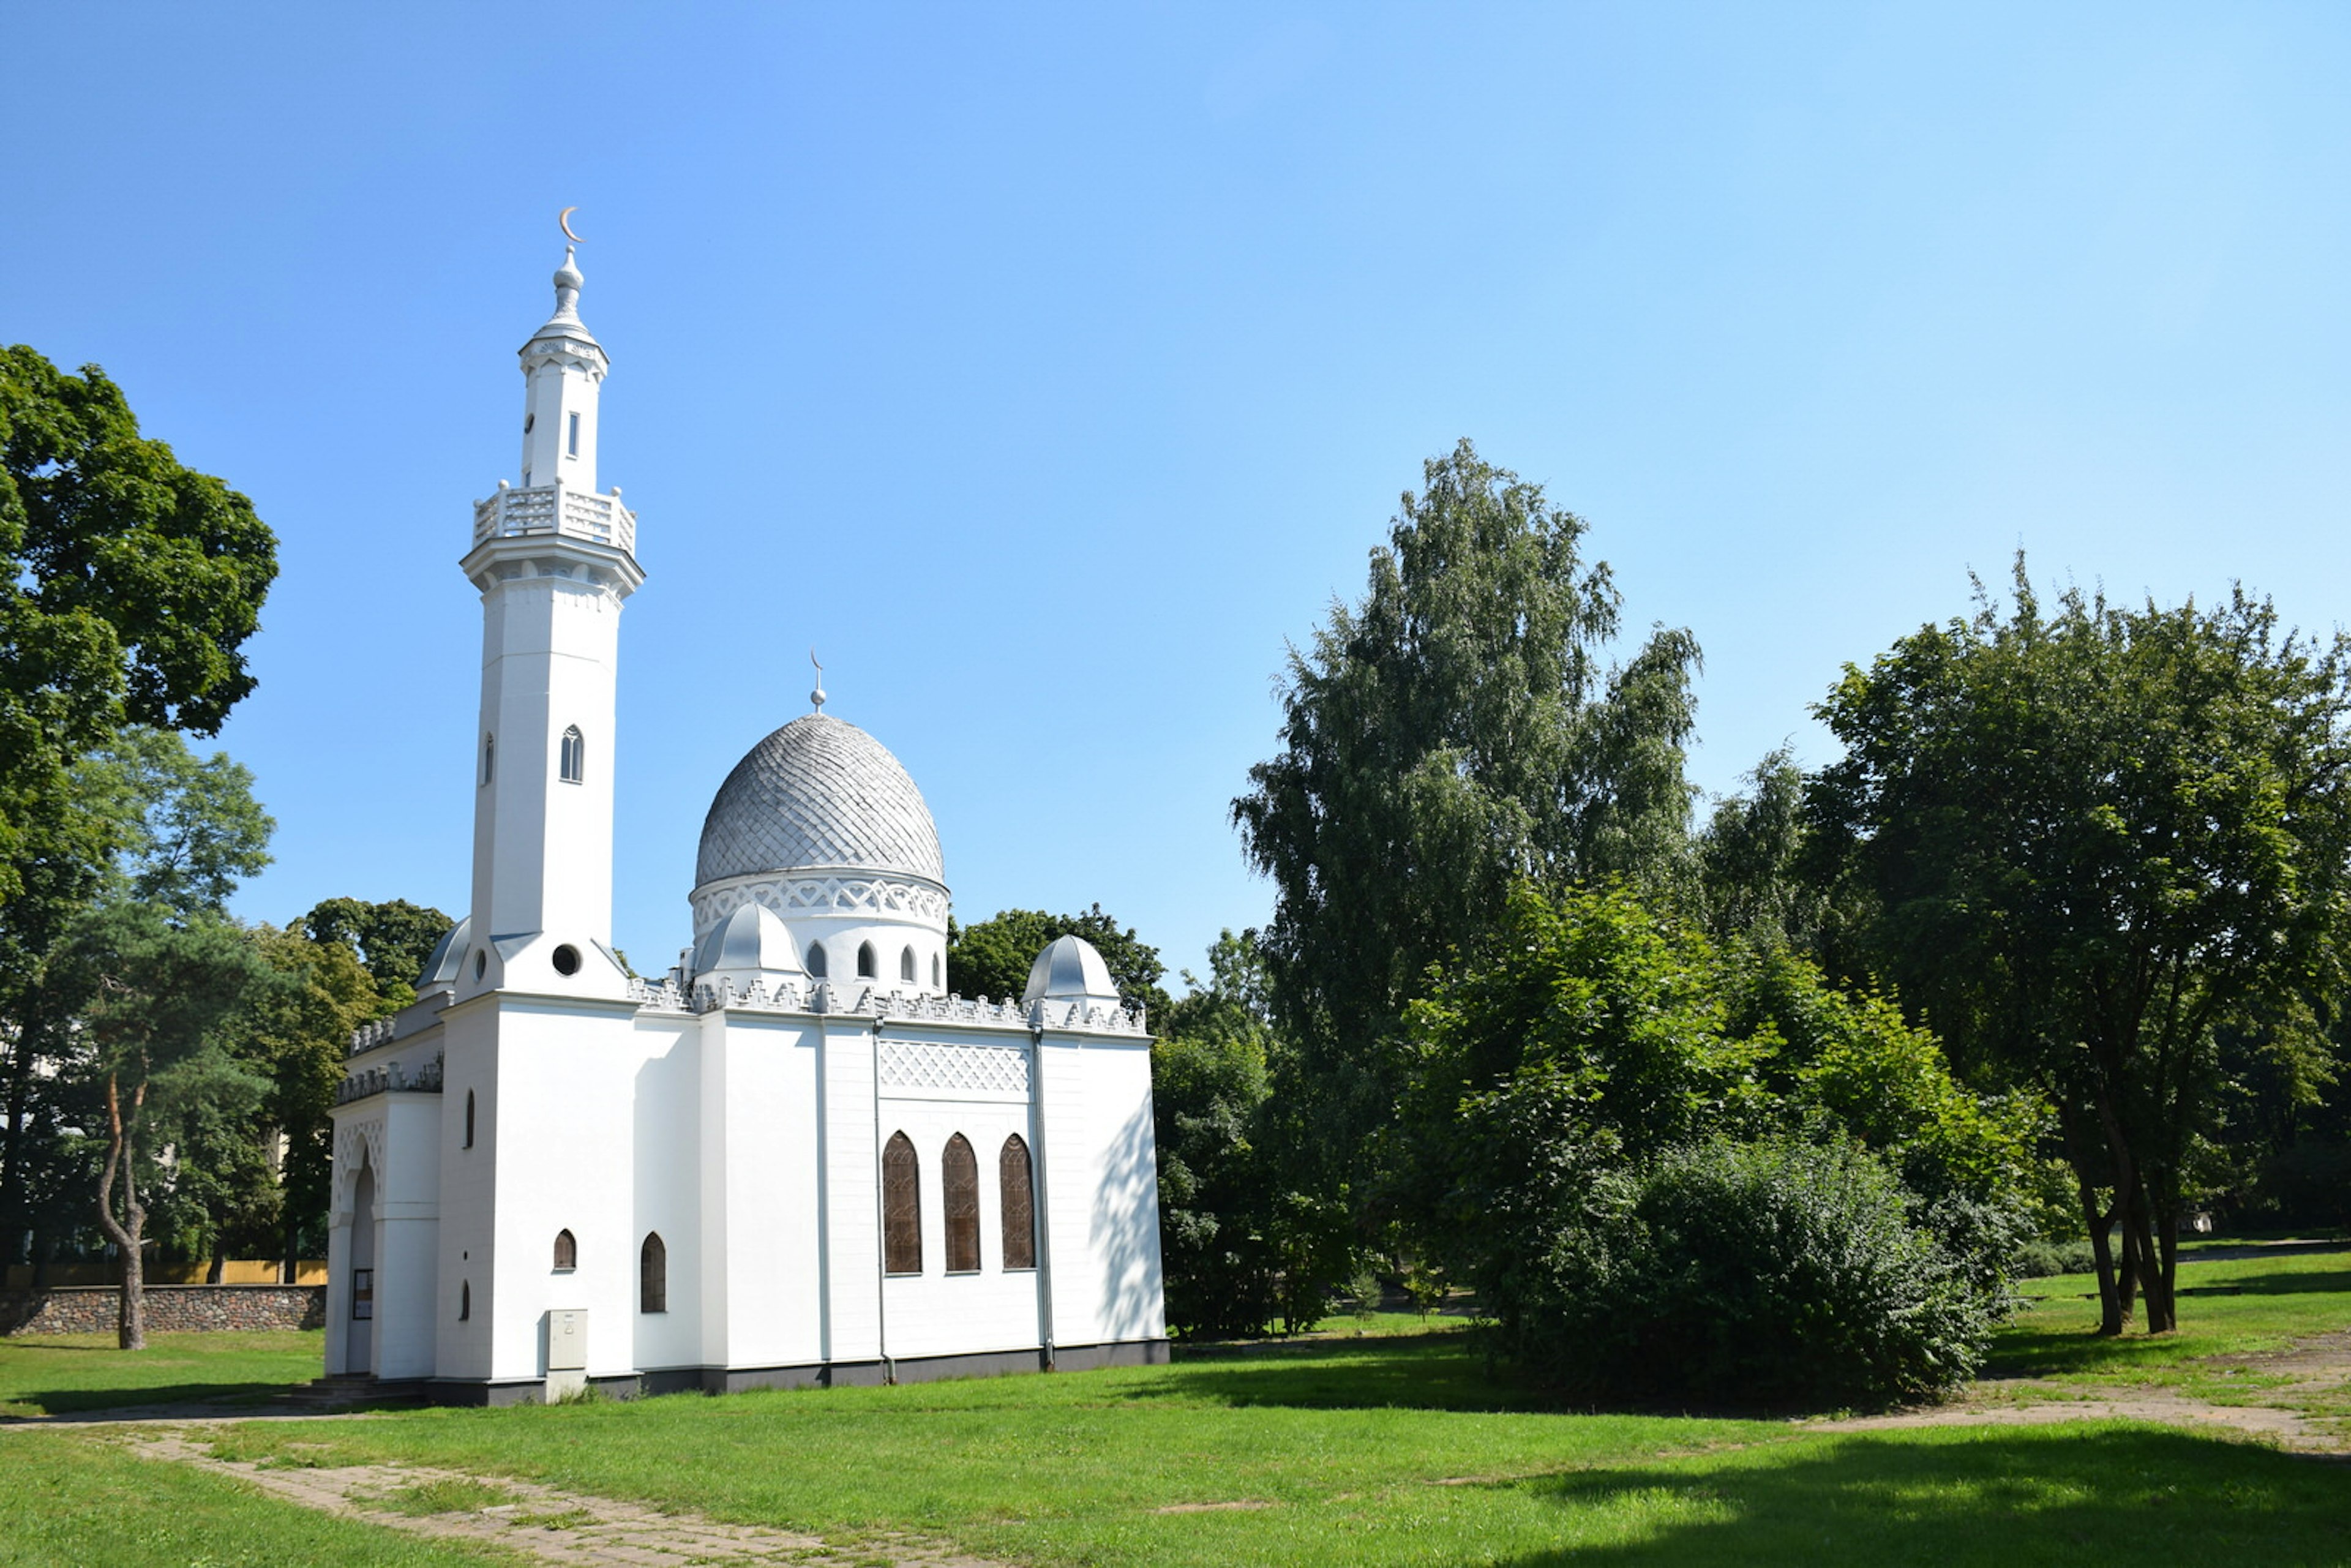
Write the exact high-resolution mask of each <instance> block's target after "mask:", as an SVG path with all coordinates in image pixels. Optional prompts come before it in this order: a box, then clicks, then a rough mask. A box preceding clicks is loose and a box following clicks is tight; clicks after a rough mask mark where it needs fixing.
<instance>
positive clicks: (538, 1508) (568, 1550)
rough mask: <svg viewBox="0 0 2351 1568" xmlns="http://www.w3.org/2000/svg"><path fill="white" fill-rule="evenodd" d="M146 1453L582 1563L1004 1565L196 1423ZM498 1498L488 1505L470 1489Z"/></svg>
mask: <svg viewBox="0 0 2351 1568" xmlns="http://www.w3.org/2000/svg"><path fill="white" fill-rule="evenodd" d="M128 1446H129V1448H130V1449H131V1452H133V1453H136V1454H140V1455H141V1456H143V1457H145V1458H152V1459H158V1460H168V1461H172V1462H175V1463H179V1464H188V1465H193V1466H195V1467H196V1468H197V1469H206V1470H212V1471H214V1472H216V1473H218V1474H221V1475H229V1476H235V1477H238V1478H239V1479H244V1480H246V1481H249V1482H251V1483H252V1484H253V1485H255V1486H256V1487H259V1488H260V1489H261V1490H264V1491H266V1492H268V1493H270V1494H271V1495H272V1496H274V1497H279V1498H283V1499H285V1500H287V1501H288V1502H293V1503H298V1504H300V1505H301V1506H302V1507H304V1508H314V1509H318V1510H319V1511H321V1512H325V1513H337V1514H342V1515H344V1516H346V1517H349V1518H352V1519H361V1520H365V1521H369V1522H370V1523H373V1524H381V1525H385V1526H388V1527H390V1528H392V1529H393V1530H405V1531H410V1532H412V1533H413V1534H417V1535H430V1536H434V1537H437V1538H440V1539H443V1540H451V1541H474V1542H486V1543H487V1544H490V1545H494V1546H501V1547H505V1548H507V1550H508V1551H511V1552H518V1553H520V1554H522V1555H523V1556H524V1557H526V1558H528V1559H531V1560H534V1561H537V1562H540V1563H567V1564H571V1565H574V1568H684V1565H685V1564H688V1563H794V1564H802V1565H805V1568H874V1565H877V1564H884V1563H886V1564H888V1565H889V1568H1005V1565H1003V1564H1000V1563H993V1562H991V1561H989V1560H987V1559H985V1558H979V1557H972V1556H967V1555H965V1554H963V1553H960V1552H956V1551H955V1550H954V1549H953V1548H951V1547H947V1546H945V1545H942V1544H940V1543H938V1542H928V1541H922V1540H918V1539H916V1538H914V1537H912V1536H908V1535H904V1534H899V1533H894V1532H885V1533H881V1534H876V1535H872V1536H868V1537H864V1538H862V1539H861V1540H859V1541H857V1542H853V1543H848V1544H838V1543H831V1542H825V1541H822V1540H820V1539H819V1538H818V1537H816V1536H813V1535H796V1534H793V1533H791V1532H789V1531H781V1530H769V1529H766V1528H764V1527H762V1526H759V1525H749V1524H721V1523H718V1522H717V1521H715V1520H709V1519H705V1518H703V1517H701V1516H700V1515H698V1514H693V1513H664V1512H662V1511H658V1510H655V1509H652V1508H648V1507H645V1506H644V1505H643V1504H640V1503H630V1502H615V1501H613V1500H611V1499H609V1498H599V1497H586V1496H583V1495H581V1494H580V1493H578V1492H568V1491H564V1490H560V1489H559V1488H556V1487H549V1486H541V1485H539V1484H538V1483H537V1482H534V1481H524V1480H512V1479H506V1478H503V1477H489V1476H475V1475H467V1474H464V1473H461V1472H459V1471H456V1470H444V1469H433V1468H431V1467H428V1466H423V1465H402V1464H375V1465H343V1466H336V1467H331V1468H329V1467H324V1466H321V1467H319V1468H316V1469H300V1468H294V1469H283V1468H266V1467H265V1466H263V1465H261V1464H259V1463H251V1462H239V1461H234V1460H228V1459H217V1458H213V1456H212V1446H211V1444H210V1443H209V1442H207V1441H206V1440H205V1438H204V1435H203V1434H202V1433H201V1432H200V1431H172V1430H156V1431H152V1432H146V1433H141V1434H139V1435H137V1436H135V1437H131V1439H130V1440H129V1445H128ZM436 1484H437V1485H439V1486H442V1487H446V1488H450V1489H453V1492H454V1500H457V1501H458V1502H459V1506H458V1507H455V1508H452V1509H449V1510H446V1511H439V1512H419V1513H409V1512H398V1511H387V1510H385V1509H383V1508H382V1507H381V1506H371V1504H374V1503H378V1502H379V1500H382V1499H385V1498H387V1497H391V1496H392V1495H393V1494H397V1493H402V1492H405V1491H409V1490H411V1489H415V1488H424V1487H433V1486H435V1485H436ZM485 1489H486V1490H494V1491H496V1493H499V1494H502V1497H501V1500H497V1501H495V1502H490V1503H487V1504H486V1505H483V1504H481V1503H479V1502H478V1500H477V1498H476V1499H469V1498H466V1497H465V1493H467V1492H472V1493H475V1494H479V1493H480V1492H482V1491H483V1490H485Z"/></svg>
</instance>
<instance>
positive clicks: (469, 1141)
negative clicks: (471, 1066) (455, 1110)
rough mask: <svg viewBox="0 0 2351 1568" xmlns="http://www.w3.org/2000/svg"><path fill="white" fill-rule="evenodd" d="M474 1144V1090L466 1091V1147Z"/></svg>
mask: <svg viewBox="0 0 2351 1568" xmlns="http://www.w3.org/2000/svg"><path fill="white" fill-rule="evenodd" d="M473 1146H474V1092H473V1091H472V1090H470V1089H468V1090H466V1091H465V1147H467V1148H469V1149H470V1148H472V1147H473Z"/></svg>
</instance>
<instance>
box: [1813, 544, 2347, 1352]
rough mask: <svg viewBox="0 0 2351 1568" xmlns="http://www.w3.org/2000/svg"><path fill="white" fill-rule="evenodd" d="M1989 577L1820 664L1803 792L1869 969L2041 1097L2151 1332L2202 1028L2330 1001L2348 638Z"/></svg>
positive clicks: (2107, 1322)
mask: <svg viewBox="0 0 2351 1568" xmlns="http://www.w3.org/2000/svg"><path fill="white" fill-rule="evenodd" d="M2012 595H2013V603H2012V605H2011V608H2010V609H2009V610H2008V611H2007V612H2005V613H2003V612H2001V608H2000V607H1999V606H1998V605H1997V604H1996V603H1995V602H1994V601H1993V600H1992V597H1991V595H1990V594H1989V593H1987V592H1986V591H1984V590H1983V589H1982V587H1981V585H1979V586H1978V590H1977V600H1978V608H1977V611H1976V613H1975V614H1974V615H1973V616H1972V617H1970V618H1969V619H1966V620H1955V621H1953V622H1949V624H1947V625H1942V626H1926V627H1922V628H1920V629H1919V630H1918V631H1917V632H1914V633H1912V634H1911V635H1909V636H1907V637H1905V638H1903V639H1902V640H1901V641H1900V642H1898V643H1896V644H1895V645H1894V647H1893V648H1892V649H1891V650H1889V651H1888V652H1886V653H1884V654H1881V655H1880V656H1879V657H1878V658H1877V659H1876V661H1874V662H1873V663H1872V664H1870V665H1869V667H1868V668H1866V669H1860V668H1854V667H1848V668H1847V669H1846V671H1845V674H1844V679H1843V680H1842V681H1841V682H1839V684H1838V685H1837V686H1836V688H1835V690H1834V692H1833V693H1832V694H1831V695H1830V696H1829V698H1828V700H1827V701H1826V702H1824V703H1823V704H1822V705H1821V706H1820V708H1819V710H1818V711H1819V713H1820V716H1822V717H1823V719H1824V720H1825V721H1826V722H1827V723H1828V725H1829V727H1830V728H1831V729H1832V730H1833V731H1834V733H1835V734H1836V737H1837V738H1838V739H1839V740H1841V741H1842V742H1844V747H1845V752H1846V755H1845V757H1844V759H1843V760H1842V761H1840V762H1838V763H1837V764H1835V765H1834V766H1833V767H1831V768H1827V769H1826V770H1824V771H1823V773H1822V774H1821V775H1820V776H1819V777H1818V778H1817V779H1816V780H1815V782H1814V785H1813V790H1812V795H1811V807H1810V810H1811V811H1812V813H1813V820H1814V821H1815V824H1816V826H1817V828H1818V830H1819V832H1818V841H1819V846H1820V852H1822V853H1823V856H1824V857H1826V859H1827V862H1828V863H1830V864H1832V865H1834V866H1835V867H1837V868H1839V869H1840V870H1841V871H1842V872H1843V873H1844V875H1845V876H1846V877H1847V878H1849V879H1850V881H1851V883H1852V884H1853V885H1855V887H1857V888H1858V889H1859V890H1861V891H1862V892H1863V893H1865V894H1866V895H1867V896H1868V897H1869V898H1870V899H1871V900H1873V901H1874V902H1875V905H1876V908H1875V913H1874V915H1873V916H1872V918H1871V921H1870V923H1869V929H1868V934H1867V942H1868V947H1869V954H1870V956H1871V957H1872V959H1873V960H1874V962H1875V963H1876V966H1877V967H1879V970H1880V972H1881V973H1884V974H1886V976H1888V977H1892V978H1894V979H1895V980H1896V982H1897V983H1898V985H1899V988H1900V990H1901V993H1902V995H1903V997H1904V998H1905V1000H1906V1002H1907V1003H1908V1004H1909V1005H1911V1006H1913V1007H1915V1008H1918V1009H1922V1010H1923V1012H1924V1015H1925V1016H1926V1017H1927V1018H1928V1019H1929V1020H1930V1021H1931V1022H1932V1023H1933V1025H1934V1027H1935V1029H1936V1030H1937V1032H1938V1033H1939V1034H1940V1035H1941V1036H1942V1037H1943V1039H1944V1040H1946V1041H1947V1042H1948V1043H1949V1044H1950V1045H1951V1046H1952V1048H1953V1049H1954V1051H1955V1053H1956V1055H1957V1058H1958V1061H1959V1063H1960V1065H1961V1066H1962V1068H1963V1069H1966V1070H1968V1071H1972V1072H1976V1073H1980V1074H1984V1075H1987V1076H1991V1077H1993V1078H1996V1079H1998V1080H2000V1081H2003V1082H2011V1083H2016V1084H2020V1085H2023V1086H2027V1087H2030V1088H2032V1089H2033V1090H2035V1091H2037V1092H2040V1093H2043V1094H2044V1095H2046V1096H2047V1097H2048V1099H2049V1100H2050V1101H2051V1102H2052V1103H2053V1104H2054V1105H2055V1107H2056V1109H2057V1112H2058V1114H2059V1116H2060V1118H2061V1122H2062V1126H2063V1132H2064V1140H2065V1146H2066V1149H2067V1155H2068V1158H2069V1161H2070V1163H2071V1164H2072V1166H2073V1167H2074V1173H2075V1179H2076V1186H2077V1197H2078V1201H2079V1203H2080V1206H2081V1211H2082V1214H2083V1218H2084V1221H2085V1224H2086V1226H2087V1228H2088V1229H2089V1232H2090V1236H2091V1240H2092V1243H2093V1246H2094V1248H2095V1249H2096V1252H2097V1258H2098V1274H2099V1285H2100V1293H2101V1296H2102V1299H2103V1301H2104V1309H2105V1310H2104V1328H2105V1332H2107V1333H2119V1332H2121V1330H2122V1327H2123V1324H2124V1321H2125V1318H2126V1315H2127V1313H2128V1312H2129V1310H2130V1307H2131V1304H2132V1302H2131V1298H2132V1293H2133V1291H2134V1290H2135V1289H2137V1290H2143V1291H2144V1292H2145V1297H2146V1312H2147V1327H2148V1329H2150V1330H2151V1331H2158V1332H2160V1331H2163V1330H2168V1329H2169V1328H2171V1327H2172V1326H2173V1325H2174V1323H2175V1321H2176V1311H2175V1304H2174V1297H2175V1287H2174V1279H2175V1269H2176V1264H2177V1255H2176V1245H2175V1237H2176V1230H2177V1224H2178V1220H2179V1214H2180V1210H2181V1207H2182V1204H2183V1202H2184V1200H2185V1199H2186V1197H2188V1196H2189V1182H2190V1180H2191V1178H2192V1162H2193V1159H2194V1156H2195V1154H2196V1150H2197V1147H2198V1144H2199V1139H2201V1138H2202V1137H2204V1136H2205V1135H2206V1134H2208V1133H2209V1132H2210V1129H2211V1126H2212V1118H2213V1116H2214V1113H2215V1109H2216V1095H2217V1092H2218V1090H2219V1088H2220V1082H2221V1057H2220V1044H2221V1031H2222V1030H2224V1029H2228V1028H2230V1027H2231V1026H2240V1027H2241V1026H2248V1025H2262V1024H2266V1023H2272V1022H2274V1021H2276V1020H2279V1019H2285V1018H2287V1017H2288V1016H2289V1015H2290V1014H2291V1013H2292V1012H2293V1011H2294V1009H2295V1008H2296V1007H2297V1006H2300V1005H2303V1004H2304V1003H2305V1002H2306V1003H2308V1004H2310V1005H2312V1006H2314V1007H2320V1008H2323V1007H2324V1006H2325V1004H2326V1002H2327V1000H2328V999H2329V998H2331V997H2333V996H2335V995H2338V994H2340V991H2339V988H2340V967H2341V951H2342V938H2343V919H2344V904H2345V899H2346V857H2351V734H2346V702H2351V662H2346V651H2351V644H2346V642H2345V640H2344V639H2343V638H2341V637H2340V636H2338V637H2337V638H2335V640H2334V641H2332V642H2327V643H2322V642H2318V641H2314V640H2312V639H2308V638H2304V637H2301V636H2298V635H2296V634H2294V633H2293V632H2285V631H2282V630H2281V629H2280V627H2279V624H2278V620H2277V616H2276V612H2275V611H2274V610H2273V608H2272V606H2271V605H2270V604H2269V603H2268V601H2263V600H2258V599H2254V598H2252V597H2250V596H2249V595H2247V594H2246V593H2244V592H2243V591H2241V590H2238V591H2231V594H2230V595H2229V597H2228V598H2227V599H2226V600H2224V601H2221V602H2220V603H2219V604H2217V605H2214V606H2212V607H2210V608H2205V607H2201V606H2199V605H2197V604H2195V603H2193V602H2190V603H2188V604H2185V605H2181V606H2179V607H2177V608H2170V609H2166V608H2162V607H2159V606H2158V605H2156V604H2154V603H2153V602H2148V603H2147V604H2146V605H2145V606H2143V607H2141V608H2136V609H2134V608H2127V607H2125V606H2120V605H2116V604H2111V603H2109V602H2107V601H2106V600H2105V597H2104V596H2103V595H2102V594H2085V593H2083V592H2081V591H2078V590H2070V589H2069V590H2068V591H2066V592H2064V594H2062V595H2061V596H2059V598H2058V599H2057V601H2056V602H2055V603H2054V604H2053V606H2049V607H2047V608H2046V609H2044V606H2043V601H2042V600H2041V598H2040V596H2039V595H2038V594H2037V593H2036V592H2035V591H2033V589H2032V583H2031V581H2030V580H2029V579H2028V578H2027V576H2026V574H2025V569H2024V561H2023V559H2022V557H2021V556H2020V557H2019V558H2018V559H2017V562H2016V569H2015V580H2014V587H2013V590H2012ZM2117 1226H2118V1227H2119V1228H2120V1234H2121V1239H2122V1252H2121V1257H2120V1258H2119V1260H2118V1259H2117V1258H2116V1256H2115V1255H2114V1252H2113V1249H2112V1247H2111V1244H2110V1236H2111V1235H2112V1234H2113V1232H2114V1230H2115V1228H2116V1227H2117Z"/></svg>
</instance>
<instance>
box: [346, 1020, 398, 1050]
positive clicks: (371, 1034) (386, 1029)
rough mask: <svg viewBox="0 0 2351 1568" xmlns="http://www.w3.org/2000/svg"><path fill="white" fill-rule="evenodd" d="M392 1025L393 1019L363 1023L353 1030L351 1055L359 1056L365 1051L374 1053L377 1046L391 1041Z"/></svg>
mask: <svg viewBox="0 0 2351 1568" xmlns="http://www.w3.org/2000/svg"><path fill="white" fill-rule="evenodd" d="M392 1025H393V1020H392V1019H376V1020H375V1021H374V1022H373V1023H363V1024H361V1025H360V1027H359V1028H357V1029H355V1030H351V1052H350V1053H351V1054H352V1055H353V1056H357V1055H359V1054H360V1052H361V1051H373V1050H374V1049H375V1048H376V1047H377V1046H379V1045H381V1044H382V1043H383V1042H384V1041H386V1040H390V1039H391V1038H392Z"/></svg>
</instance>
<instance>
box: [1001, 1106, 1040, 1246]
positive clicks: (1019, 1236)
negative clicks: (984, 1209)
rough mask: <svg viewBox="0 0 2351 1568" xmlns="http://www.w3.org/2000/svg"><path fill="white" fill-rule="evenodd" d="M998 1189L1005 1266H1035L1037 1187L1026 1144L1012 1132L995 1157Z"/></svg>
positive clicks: (1018, 1135)
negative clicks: (1002, 1218) (1001, 1211)
mask: <svg viewBox="0 0 2351 1568" xmlns="http://www.w3.org/2000/svg"><path fill="white" fill-rule="evenodd" d="M996 1185H997V1191H998V1196H999V1197H1000V1198H1001V1199H1002V1202H1001V1207H1002V1210H1003V1215H1004V1266H1005V1267H1006V1268H1008V1269H1034V1268H1035V1267H1036V1266H1037V1187H1036V1176H1035V1173H1034V1172H1033V1171H1032V1170H1031V1169H1030V1168H1029V1145H1027V1144H1026V1143H1025V1142H1023V1141H1022V1140H1021V1137H1020V1134H1018V1133H1015V1134H1012V1136H1010V1137H1008V1138H1007V1139H1005V1140H1004V1152H1003V1153H1002V1154H1000V1155H997V1156H996Z"/></svg>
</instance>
